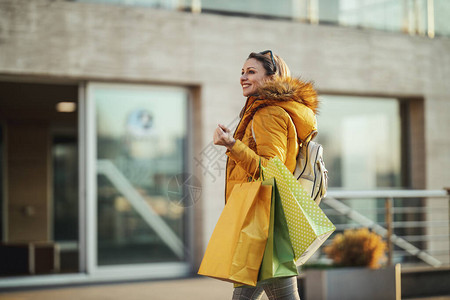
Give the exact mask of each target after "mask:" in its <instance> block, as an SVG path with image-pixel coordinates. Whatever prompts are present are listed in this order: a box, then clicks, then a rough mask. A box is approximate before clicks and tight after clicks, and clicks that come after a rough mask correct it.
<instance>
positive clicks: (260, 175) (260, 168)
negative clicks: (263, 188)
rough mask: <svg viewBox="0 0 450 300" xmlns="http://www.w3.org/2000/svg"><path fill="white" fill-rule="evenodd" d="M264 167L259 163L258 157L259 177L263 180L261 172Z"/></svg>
mask: <svg viewBox="0 0 450 300" xmlns="http://www.w3.org/2000/svg"><path fill="white" fill-rule="evenodd" d="M263 170H264V167H263V166H262V165H261V157H260V158H259V178H262V180H263V181H264V180H265V179H264V173H263Z"/></svg>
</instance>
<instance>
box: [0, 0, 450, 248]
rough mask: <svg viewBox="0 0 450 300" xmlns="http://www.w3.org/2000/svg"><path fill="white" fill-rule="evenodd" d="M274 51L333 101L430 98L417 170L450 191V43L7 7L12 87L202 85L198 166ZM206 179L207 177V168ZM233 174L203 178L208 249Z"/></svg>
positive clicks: (162, 14) (225, 21)
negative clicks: (244, 85)
mask: <svg viewBox="0 0 450 300" xmlns="http://www.w3.org/2000/svg"><path fill="white" fill-rule="evenodd" d="M264 49H272V50H274V52H276V53H278V54H279V55H280V56H282V57H283V58H284V59H285V60H286V62H287V63H288V64H289V66H290V67H291V70H292V71H293V73H294V75H298V76H300V75H301V76H302V77H303V78H305V79H312V80H314V81H315V83H316V87H317V88H318V90H319V91H320V92H321V93H338V94H355V95H379V96H390V97H392V96H394V97H405V98H423V99H424V102H423V107H424V110H423V111H422V112H421V111H420V110H419V111H418V112H417V111H416V112H415V113H416V114H418V116H416V117H414V120H423V123H420V122H419V123H418V124H414V125H413V126H417V128H414V132H419V133H420V132H423V137H422V138H414V137H413V138H412V144H414V145H416V146H417V147H419V148H417V149H419V150H420V149H421V150H420V151H419V150H417V151H416V152H414V151H413V152H414V153H413V154H412V155H413V157H412V159H413V160H414V166H415V167H414V166H413V172H414V173H415V174H420V175H419V176H418V177H419V179H418V182H422V183H420V184H417V187H425V188H429V189H440V188H442V187H444V186H450V155H449V149H450V134H448V130H449V129H450V118H449V117H448V112H450V89H449V78H450V40H449V39H446V38H436V39H433V40H430V39H428V38H424V37H411V36H408V35H402V34H399V33H385V32H380V31H370V30H358V29H348V28H338V27H332V26H313V25H307V24H301V23H295V22H289V21H275V20H271V21H266V20H260V19H250V18H240V17H226V16H218V15H206V14H204V15H203V14H191V13H185V12H172V11H164V10H152V9H144V8H139V7H127V6H113V5H101V4H90V3H76V2H66V1H51V0H37V1H27V0H0V75H1V76H2V77H3V78H9V79H11V78H12V79H14V78H29V79H31V80H43V79H50V80H52V79H54V80H61V79H67V80H73V81H75V82H79V81H84V80H100V81H108V82H142V83H152V84H154V83H157V84H159V83H161V84H173V85H185V86H190V87H193V91H194V98H195V99H194V101H195V103H194V105H195V107H196V109H195V111H194V128H193V132H194V141H195V142H194V145H195V146H194V156H196V157H198V158H200V157H201V154H200V153H201V151H202V149H204V147H206V146H207V145H208V144H209V143H210V142H211V138H212V133H213V130H214V128H215V126H216V124H217V123H219V122H221V123H225V124H227V123H229V122H231V121H232V120H233V119H234V118H235V117H236V115H237V114H238V113H239V110H240V108H241V106H242V105H243V103H244V100H245V99H244V98H243V97H242V95H241V89H240V86H239V75H240V69H241V66H242V63H243V62H244V59H245V58H246V56H247V55H248V53H249V52H251V51H255V50H257V51H261V50H264ZM0 79H1V78H0ZM423 139H424V140H423ZM423 142H425V143H423ZM420 145H423V148H420V147H421V146H420ZM420 161H424V162H425V163H420ZM424 168H425V169H424ZM196 172H197V175H198V176H202V170H201V169H199V168H197V169H196ZM223 175H224V172H223V171H222V172H221V177H220V178H218V179H217V180H215V181H213V180H212V179H211V178H209V177H207V176H205V177H204V178H203V186H204V189H203V191H204V193H203V199H202V201H201V203H199V204H198V205H197V206H198V207H196V209H197V213H198V220H201V221H200V222H198V224H197V232H202V231H203V233H202V234H199V235H197V237H198V240H197V245H198V246H199V247H200V249H201V248H202V247H203V246H204V245H205V244H206V242H207V240H208V238H209V236H210V234H211V232H212V229H213V226H214V224H215V221H216V220H217V218H218V215H219V213H220V211H221V209H222V207H223V190H224V185H223V182H224V180H223V179H224V177H223ZM415 176H417V175H415ZM199 224H200V225H199Z"/></svg>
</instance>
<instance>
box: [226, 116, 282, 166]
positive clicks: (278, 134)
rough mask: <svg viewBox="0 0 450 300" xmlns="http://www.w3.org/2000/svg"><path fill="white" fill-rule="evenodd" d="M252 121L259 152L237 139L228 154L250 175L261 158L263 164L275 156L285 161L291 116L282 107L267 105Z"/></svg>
mask: <svg viewBox="0 0 450 300" xmlns="http://www.w3.org/2000/svg"><path fill="white" fill-rule="evenodd" d="M252 122H253V124H252ZM252 122H250V123H249V126H253V132H254V139H255V142H256V149H257V153H255V151H253V150H252V149H250V148H249V147H248V146H247V145H245V144H244V143H243V142H242V141H240V140H236V143H235V144H234V146H233V148H232V149H231V150H230V151H227V155H228V156H229V157H230V158H231V159H233V160H234V161H236V164H237V165H238V166H240V167H241V168H243V169H244V170H245V171H246V172H247V174H248V175H253V174H254V173H255V172H257V169H258V167H259V160H260V159H261V164H262V165H263V166H266V165H267V163H268V161H269V160H270V159H271V158H273V157H275V156H277V157H278V158H279V159H280V160H281V161H282V162H285V160H286V151H287V128H288V122H289V116H288V114H287V112H286V111H285V110H284V109H282V108H280V107H266V108H263V109H261V110H259V111H258V112H257V113H256V114H255V116H254V117H253V120H252Z"/></svg>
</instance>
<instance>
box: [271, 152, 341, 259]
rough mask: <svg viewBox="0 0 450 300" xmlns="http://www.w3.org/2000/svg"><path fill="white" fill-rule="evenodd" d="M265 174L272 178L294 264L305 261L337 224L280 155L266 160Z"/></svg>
mask: <svg viewBox="0 0 450 300" xmlns="http://www.w3.org/2000/svg"><path fill="white" fill-rule="evenodd" d="M264 176H265V178H275V179H276V184H277V188H278V191H279V193H280V196H281V203H282V206H283V211H284V214H285V216H286V222H287V226H288V230H289V237H290V240H291V244H292V248H293V249H294V254H295V257H294V259H295V261H296V264H297V265H302V264H304V263H305V262H306V261H307V260H308V259H309V258H310V257H311V256H312V255H313V254H314V252H316V250H317V249H319V247H320V246H321V245H322V244H323V242H325V240H326V239H327V238H328V237H329V236H330V235H331V234H332V233H333V231H334V230H335V229H336V227H335V226H334V225H333V223H331V221H330V220H329V219H328V217H327V216H326V215H325V213H324V212H323V211H322V210H321V209H320V208H319V206H318V205H317V204H316V203H315V202H314V201H313V200H312V199H311V197H310V196H309V195H308V193H307V192H306V191H305V190H304V189H303V187H302V186H301V185H300V183H298V181H297V180H296V178H295V177H294V175H292V173H291V172H290V171H289V170H288V168H286V166H285V165H284V164H283V162H281V161H280V159H279V158H277V157H274V158H272V159H271V160H269V162H268V164H267V166H266V167H265V168H264Z"/></svg>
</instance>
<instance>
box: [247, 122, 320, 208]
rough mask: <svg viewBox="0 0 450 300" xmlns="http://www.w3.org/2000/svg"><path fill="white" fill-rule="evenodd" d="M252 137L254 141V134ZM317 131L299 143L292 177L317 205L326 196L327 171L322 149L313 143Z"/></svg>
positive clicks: (253, 133)
mask: <svg viewBox="0 0 450 300" xmlns="http://www.w3.org/2000/svg"><path fill="white" fill-rule="evenodd" d="M252 135H253V139H254V140H255V142H256V139H255V132H254V131H253V122H252ZM316 135H317V131H313V132H311V133H310V134H309V135H308V137H307V138H306V139H305V141H304V142H300V143H299V146H300V150H299V152H298V155H297V166H296V167H295V170H294V176H295V178H297V181H298V182H299V183H300V184H301V186H302V187H303V188H304V189H305V190H306V191H307V192H308V193H309V195H310V196H311V199H312V200H314V201H315V202H316V204H317V205H319V203H320V201H321V200H322V199H323V198H324V197H325V196H326V195H327V188H328V170H327V169H326V168H325V163H324V161H323V147H322V145H321V144H318V143H316V142H313V141H312V139H313V138H314V137H315V136H316Z"/></svg>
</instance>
